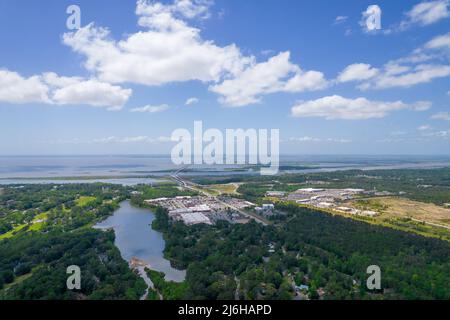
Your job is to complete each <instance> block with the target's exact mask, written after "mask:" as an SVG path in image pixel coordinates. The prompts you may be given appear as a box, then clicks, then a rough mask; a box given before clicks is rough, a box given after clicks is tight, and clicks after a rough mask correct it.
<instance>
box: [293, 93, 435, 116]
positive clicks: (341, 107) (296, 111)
mask: <svg viewBox="0 0 450 320" xmlns="http://www.w3.org/2000/svg"><path fill="white" fill-rule="evenodd" d="M425 104H426V105H427V106H428V107H429V106H430V103H429V102H418V103H414V104H406V103H404V102H402V101H395V102H383V101H371V100H368V99H366V98H363V97H360V98H356V99H349V98H344V97H342V96H338V95H333V96H328V97H323V98H320V99H317V100H310V101H302V102H299V103H297V104H296V105H295V106H294V107H292V109H291V112H292V116H294V117H319V118H325V119H328V120H331V119H345V120H358V119H370V118H383V117H385V116H386V115H388V114H389V113H390V112H392V111H398V110H404V109H411V110H423V107H424V106H425Z"/></svg>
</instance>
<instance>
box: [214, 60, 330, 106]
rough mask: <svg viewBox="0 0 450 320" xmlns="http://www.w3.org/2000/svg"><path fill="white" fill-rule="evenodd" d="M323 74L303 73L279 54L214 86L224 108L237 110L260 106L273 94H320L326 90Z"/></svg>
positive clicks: (314, 72) (316, 72)
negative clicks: (314, 92)
mask: <svg viewBox="0 0 450 320" xmlns="http://www.w3.org/2000/svg"><path fill="white" fill-rule="evenodd" d="M327 83H328V82H327V80H326V79H325V76H324V75H323V73H321V72H318V71H303V70H301V69H300V67H298V66H297V65H295V64H293V63H292V62H290V53H289V52H282V53H280V54H278V55H276V56H274V57H271V58H270V59H269V60H268V61H266V62H261V63H255V64H253V65H252V66H250V67H248V68H246V69H245V70H243V71H242V72H240V73H238V74H237V75H236V76H235V77H233V78H231V79H227V80H224V81H223V82H222V83H220V84H217V85H213V86H211V87H210V90H211V91H213V92H215V93H217V94H219V95H221V96H222V97H221V99H220V101H221V102H222V103H223V104H226V105H229V106H232V107H240V106H245V105H248V104H254V103H259V102H260V101H261V96H262V95H266V94H270V93H276V92H303V91H313V90H320V89H323V88H325V87H326V86H327Z"/></svg>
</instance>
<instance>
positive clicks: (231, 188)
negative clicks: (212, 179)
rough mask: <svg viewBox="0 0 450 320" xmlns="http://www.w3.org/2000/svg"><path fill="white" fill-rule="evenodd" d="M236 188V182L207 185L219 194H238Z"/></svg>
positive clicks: (237, 185)
mask: <svg viewBox="0 0 450 320" xmlns="http://www.w3.org/2000/svg"><path fill="white" fill-rule="evenodd" d="M238 188H239V184H238V183H228V184H213V185H209V186H208V187H207V189H209V190H214V191H216V192H218V193H219V194H238V192H237V189H238Z"/></svg>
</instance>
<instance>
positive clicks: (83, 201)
mask: <svg viewBox="0 0 450 320" xmlns="http://www.w3.org/2000/svg"><path fill="white" fill-rule="evenodd" d="M95 200H97V198H96V197H84V196H83V197H79V198H78V199H77V200H75V203H76V204H77V206H79V207H85V206H87V205H89V204H90V203H91V202H93V201H95Z"/></svg>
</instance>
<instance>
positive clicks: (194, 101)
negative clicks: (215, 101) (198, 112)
mask: <svg viewBox="0 0 450 320" xmlns="http://www.w3.org/2000/svg"><path fill="white" fill-rule="evenodd" d="M198 101H199V100H198V98H195V97H192V98H189V99H187V100H186V102H185V105H186V106H191V105H193V104H197V103H198Z"/></svg>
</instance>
